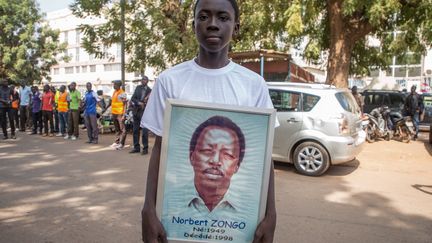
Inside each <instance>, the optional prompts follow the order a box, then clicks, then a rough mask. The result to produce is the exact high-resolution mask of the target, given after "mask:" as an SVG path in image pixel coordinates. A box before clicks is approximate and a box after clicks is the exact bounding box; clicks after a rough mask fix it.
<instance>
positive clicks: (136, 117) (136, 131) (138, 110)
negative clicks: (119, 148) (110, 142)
mask: <svg viewBox="0 0 432 243" xmlns="http://www.w3.org/2000/svg"><path fill="white" fill-rule="evenodd" d="M147 83H148V77H147V76H144V77H143V78H142V79H141V85H138V86H137V87H136V89H135V91H134V93H133V95H132V98H131V104H132V114H133V143H134V147H133V149H132V150H131V151H130V152H129V153H131V154H133V153H139V152H140V151H141V148H140V142H139V135H140V128H141V127H140V124H141V118H142V115H143V113H144V109H145V106H146V104H147V100H148V98H149V96H150V92H151V89H150V87H148V86H147ZM141 142H142V146H143V149H142V151H141V154H142V155H145V154H148V130H147V128H142V134H141Z"/></svg>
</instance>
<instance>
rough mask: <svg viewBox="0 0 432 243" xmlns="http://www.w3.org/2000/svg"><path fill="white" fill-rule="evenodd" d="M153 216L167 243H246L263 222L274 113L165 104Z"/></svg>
mask: <svg viewBox="0 0 432 243" xmlns="http://www.w3.org/2000/svg"><path fill="white" fill-rule="evenodd" d="M166 104H167V106H166V110H165V117H164V133H163V139H162V151H161V160H160V165H159V178H158V191H157V201H156V210H157V214H158V217H159V219H160V220H161V222H162V224H163V226H164V228H165V230H166V233H167V236H168V241H169V242H252V241H253V236H254V233H255V230H256V227H257V226H258V224H259V223H260V222H261V220H262V219H263V217H264V215H265V211H266V203H267V191H268V183H269V173H270V168H271V154H272V146H273V134H274V124H275V119H276V113H275V110H274V109H261V108H254V107H239V106H229V105H217V104H213V103H202V102H191V101H184V100H168V101H167V103H166Z"/></svg>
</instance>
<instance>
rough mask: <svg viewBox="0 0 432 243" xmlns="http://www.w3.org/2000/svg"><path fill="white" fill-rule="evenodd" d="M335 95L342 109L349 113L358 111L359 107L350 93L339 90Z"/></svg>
mask: <svg viewBox="0 0 432 243" xmlns="http://www.w3.org/2000/svg"><path fill="white" fill-rule="evenodd" d="M335 96H336V99H337V100H338V102H339V104H340V105H341V106H342V108H343V109H344V110H346V111H348V112H351V113H357V112H358V111H359V109H360V108H359V107H358V106H357V103H356V101H355V100H354V97H353V96H352V94H351V93H348V92H339V93H336V94H335Z"/></svg>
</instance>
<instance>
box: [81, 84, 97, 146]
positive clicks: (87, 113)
mask: <svg viewBox="0 0 432 243" xmlns="http://www.w3.org/2000/svg"><path fill="white" fill-rule="evenodd" d="M86 88H87V92H86V93H85V96H84V102H83V107H84V122H85V125H86V127H87V136H88V139H89V140H88V141H87V142H86V143H93V144H97V143H98V136H99V129H98V124H97V118H96V105H97V103H98V102H99V97H98V96H97V94H96V92H94V91H93V90H92V84H91V83H90V82H88V83H87V84H86Z"/></svg>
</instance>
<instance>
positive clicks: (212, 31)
mask: <svg viewBox="0 0 432 243" xmlns="http://www.w3.org/2000/svg"><path fill="white" fill-rule="evenodd" d="M193 29H194V32H195V34H196V37H197V40H198V43H199V44H200V46H201V48H203V49H205V50H207V51H209V52H213V53H215V52H219V51H221V50H222V49H224V48H228V44H229V42H230V41H231V38H232V37H233V36H234V35H235V34H236V33H237V31H238V29H239V24H238V23H236V21H235V12H234V8H233V6H232V5H231V3H230V2H229V1H227V0H201V1H199V2H198V5H197V7H196V12H195V18H194V22H193Z"/></svg>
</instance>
